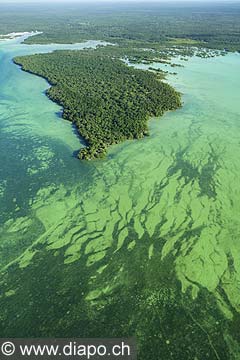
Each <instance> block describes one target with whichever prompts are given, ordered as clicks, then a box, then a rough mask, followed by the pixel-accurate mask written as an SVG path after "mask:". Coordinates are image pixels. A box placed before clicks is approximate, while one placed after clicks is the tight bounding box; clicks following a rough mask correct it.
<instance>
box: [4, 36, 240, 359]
mask: <svg viewBox="0 0 240 360" xmlns="http://www.w3.org/2000/svg"><path fill="white" fill-rule="evenodd" d="M90 45H91V46H92V45H95V44H90ZM78 46H80V45H78ZM82 46H86V45H82ZM69 47H70V46H69ZM69 47H68V48H69ZM55 48H56V46H55V45H51V46H47V47H44V48H43V47H41V46H37V45H36V46H34V47H32V46H31V47H29V46H25V45H20V44H19V42H18V41H15V42H14V41H12V42H8V43H6V44H1V45H0V66H1V72H0V149H1V158H0V162H1V164H0V172H1V174H0V196H1V198H0V201H1V205H0V207H1V212H0V213H1V233H0V236H1V257H0V264H1V269H2V270H1V298H0V303H1V304H0V309H1V310H0V315H1V325H0V331H1V334H2V335H4V336H5V337H8V336H12V337H14V336H16V337H19V336H20V335H21V336H32V337H33V336H58V337H61V336H62V337H64V336H67V337H70V336H79V337H84V336H89V337H99V336H100V334H101V337H119V336H133V335H135V336H136V337H137V340H138V345H139V352H140V358H142V359H154V358H156V354H157V355H159V356H161V357H162V358H163V359H170V358H173V359H186V358H189V359H194V357H195V358H197V359H235V358H236V359H238V358H239V355H240V349H239V341H240V339H239V335H238V333H239V331H238V330H237V329H239V325H240V322H239V320H240V319H239V311H240V303H239V295H240V290H239V283H240V272H239V269H240V263H239V262H240V260H239V252H240V244H239V229H240V224H239V221H240V220H239V210H240V209H239V207H240V205H239V204H240V191H239V185H238V183H239V181H238V174H239V170H240V160H239V157H238V156H237V154H238V153H239V148H240V142H239V128H240V122H239V118H240V105H239V104H240V102H239V95H238V93H239V91H238V87H239V81H240V72H239V60H240V55H239V54H233V53H232V54H228V55H227V56H225V57H215V58H212V59H201V58H197V57H192V58H189V60H188V62H184V65H185V67H184V68H177V76H170V75H169V76H168V81H169V82H170V83H171V84H172V85H173V86H174V87H175V88H176V89H177V90H179V91H181V92H182V93H183V100H184V106H183V108H182V109H179V110H177V111H176V112H169V113H167V114H165V115H164V116H163V117H162V118H160V119H153V120H151V122H150V124H149V125H150V135H151V136H150V137H147V138H144V139H142V140H137V141H128V142H125V143H124V144H120V145H117V146H114V147H112V148H111V149H110V152H109V156H108V158H107V159H106V160H103V161H96V162H90V163H86V162H80V161H78V160H76V159H75V158H74V157H73V156H72V154H73V151H75V150H78V149H79V139H78V138H77V137H76V136H75V135H74V134H73V129H72V127H71V124H69V123H66V122H65V121H63V120H62V119H61V118H60V117H59V112H60V111H61V109H60V108H59V107H58V106H57V105H56V104H54V103H52V102H51V101H49V100H48V99H47V97H46V96H45V94H44V91H45V89H46V88H47V83H46V82H45V81H44V80H43V79H40V78H38V77H36V76H33V75H30V74H27V73H24V72H22V71H21V70H20V69H19V68H18V67H17V66H15V65H14V64H13V63H12V62H11V59H12V58H13V57H14V56H16V55H22V54H27V53H33V52H41V51H51V50H53V49H55ZM59 48H63V47H62V45H60V47H59ZM70 48H71V47H70ZM77 48H79V47H77ZM152 66H157V67H158V66H160V65H158V64H153V65H152ZM174 71H175V69H174ZM186 354H187V356H186Z"/></svg>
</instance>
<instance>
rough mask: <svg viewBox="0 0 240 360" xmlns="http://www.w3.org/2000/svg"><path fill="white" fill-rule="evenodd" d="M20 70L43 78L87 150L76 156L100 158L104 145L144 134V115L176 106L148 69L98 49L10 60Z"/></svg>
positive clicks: (176, 100) (168, 89)
mask: <svg viewBox="0 0 240 360" xmlns="http://www.w3.org/2000/svg"><path fill="white" fill-rule="evenodd" d="M15 62H16V63H17V64H19V65H21V66H22V68H23V70H25V71H29V72H32V73H34V74H37V75H39V76H42V77H44V78H46V79H47V80H48V81H49V83H50V84H51V85H52V86H51V88H50V89H49V90H47V94H48V96H49V97H50V99H52V100H53V101H55V102H57V103H58V104H59V105H61V106H63V108H64V111H63V117H64V118H65V119H68V120H70V121H72V122H73V123H74V124H75V125H76V127H77V129H78V132H79V134H80V135H81V136H82V137H83V138H84V139H85V141H86V144H87V147H85V148H83V149H81V151H80V153H79V158H81V159H93V158H98V157H102V156H104V155H105V154H106V150H107V147H108V146H109V145H111V144H114V143H119V142H121V141H123V140H126V139H134V138H141V137H143V136H144V135H146V134H147V133H148V127H147V120H148V118H149V116H160V115H162V114H163V113H164V112H165V111H167V110H172V109H176V108H178V107H179V106H180V105H181V101H180V95H179V94H178V93H177V92H176V91H175V90H174V89H173V88H172V87H171V86H169V85H168V84H165V83H164V82H162V81H161V80H160V78H159V77H162V75H159V74H154V73H152V72H150V71H143V70H136V69H134V68H132V67H129V66H127V65H125V64H124V63H123V62H122V61H121V60H119V59H116V58H113V57H111V56H109V55H104V53H103V51H102V50H101V49H97V50H83V51H55V52H53V53H49V54H39V55H32V56H24V57H18V58H15Z"/></svg>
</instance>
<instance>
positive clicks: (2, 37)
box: [0, 30, 42, 44]
mask: <svg viewBox="0 0 240 360" xmlns="http://www.w3.org/2000/svg"><path fill="white" fill-rule="evenodd" d="M41 33H42V32H40V31H37V30H36V31H30V32H29V31H23V32H12V33H9V34H0V44H1V43H2V42H4V41H8V40H17V39H20V38H22V37H24V38H25V37H27V38H28V37H30V36H35V35H38V34H41Z"/></svg>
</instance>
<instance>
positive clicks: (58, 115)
mask: <svg viewBox="0 0 240 360" xmlns="http://www.w3.org/2000/svg"><path fill="white" fill-rule="evenodd" d="M55 114H56V115H57V117H58V118H59V119H62V120H63V117H62V115H63V111H62V110H60V111H56V113H55Z"/></svg>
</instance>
